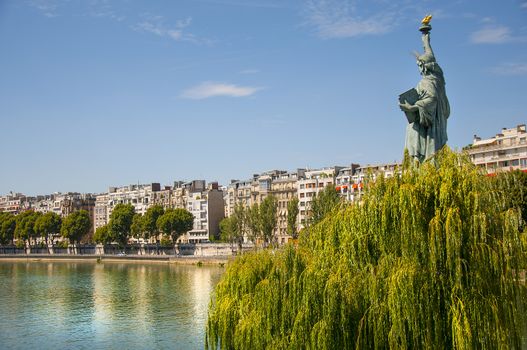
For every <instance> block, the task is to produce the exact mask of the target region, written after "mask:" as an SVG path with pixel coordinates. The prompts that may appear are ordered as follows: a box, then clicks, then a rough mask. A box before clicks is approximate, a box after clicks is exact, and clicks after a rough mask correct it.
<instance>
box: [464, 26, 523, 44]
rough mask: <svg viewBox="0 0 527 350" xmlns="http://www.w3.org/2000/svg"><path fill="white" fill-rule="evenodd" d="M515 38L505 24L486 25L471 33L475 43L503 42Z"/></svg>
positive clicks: (471, 38) (471, 39)
mask: <svg viewBox="0 0 527 350" xmlns="http://www.w3.org/2000/svg"><path fill="white" fill-rule="evenodd" d="M513 40H514V38H513V37H512V35H511V30H510V28H508V27H505V26H491V27H485V28H482V29H480V30H478V31H475V32H474V33H472V34H471V35H470V41H471V42H473V43H474V44H503V43H507V42H510V41H513Z"/></svg>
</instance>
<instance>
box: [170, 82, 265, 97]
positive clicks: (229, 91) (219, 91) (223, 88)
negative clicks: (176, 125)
mask: <svg viewBox="0 0 527 350" xmlns="http://www.w3.org/2000/svg"><path fill="white" fill-rule="evenodd" d="M261 89H262V88H260V87H254V86H238V85H234V84H226V83H217V82H211V81H207V82H204V83H202V84H200V85H197V86H194V87H191V88H189V89H187V90H185V91H183V93H182V94H181V95H180V97H182V98H189V99H193V100H202V99H205V98H209V97H218V96H225V97H246V96H251V95H253V94H254V93H256V92H257V91H259V90H261Z"/></svg>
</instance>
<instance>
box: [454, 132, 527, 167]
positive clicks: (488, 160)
mask: <svg viewBox="0 0 527 350" xmlns="http://www.w3.org/2000/svg"><path fill="white" fill-rule="evenodd" d="M464 149H465V151H466V152H467V153H468V154H469V156H470V159H471V160H472V162H473V163H474V164H476V165H477V166H479V167H481V168H483V169H485V170H486V171H487V172H488V173H490V174H492V173H495V172H497V171H510V170H516V169H519V170H527V131H526V127H525V124H520V125H518V126H516V127H515V128H510V129H507V128H503V129H502V130H501V132H500V133H498V134H496V136H493V137H491V138H488V139H482V138H481V137H479V136H477V135H474V141H473V143H472V145H469V146H467V147H465V148H464Z"/></svg>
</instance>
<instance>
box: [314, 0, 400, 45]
mask: <svg viewBox="0 0 527 350" xmlns="http://www.w3.org/2000/svg"><path fill="white" fill-rule="evenodd" d="M384 5H385V6H384V7H383V8H382V9H379V10H378V11H377V12H374V13H369V14H368V13H361V11H360V10H361V8H360V6H359V5H358V1H343V0H308V1H307V2H306V17H307V22H308V24H310V25H312V26H314V27H315V28H316V31H317V34H318V35H319V36H320V37H322V38H349V37H357V36H362V35H372V34H383V33H386V32H388V31H390V30H391V29H392V28H393V27H394V26H395V25H396V21H397V17H398V16H397V10H395V9H394V8H393V7H391V6H390V5H389V4H388V3H385V4H384Z"/></svg>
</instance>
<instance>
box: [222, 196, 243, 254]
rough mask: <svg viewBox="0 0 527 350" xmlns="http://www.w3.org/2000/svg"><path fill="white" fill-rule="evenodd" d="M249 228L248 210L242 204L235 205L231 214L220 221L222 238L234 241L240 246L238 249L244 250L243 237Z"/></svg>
mask: <svg viewBox="0 0 527 350" xmlns="http://www.w3.org/2000/svg"><path fill="white" fill-rule="evenodd" d="M246 228H247V210H246V209H245V207H244V206H243V205H241V204H239V203H238V204H236V205H235V206H234V211H233V213H232V214H231V216H229V217H227V218H225V219H223V220H222V221H221V222H220V232H221V233H220V235H221V237H222V240H224V241H226V242H231V243H234V244H236V245H237V246H238V251H239V252H241V251H242V244H243V238H244V236H245V234H246Z"/></svg>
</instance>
